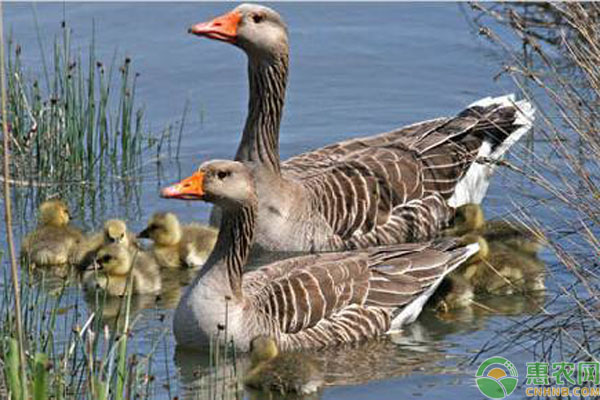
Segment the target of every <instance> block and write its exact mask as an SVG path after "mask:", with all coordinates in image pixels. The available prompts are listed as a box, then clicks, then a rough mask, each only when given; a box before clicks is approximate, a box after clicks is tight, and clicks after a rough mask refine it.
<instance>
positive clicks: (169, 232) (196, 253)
mask: <svg viewBox="0 0 600 400" xmlns="http://www.w3.org/2000/svg"><path fill="white" fill-rule="evenodd" d="M138 237H139V238H147V239H151V240H152V241H153V242H154V245H153V246H152V249H151V250H152V254H153V255H154V258H155V259H156V261H157V262H158V264H159V265H160V266H161V267H165V268H180V267H189V268H195V267H201V266H202V265H204V262H205V261H206V259H207V258H208V256H209V255H210V252H211V251H212V249H213V247H214V245H215V242H216V240H217V230H216V229H214V228H212V227H208V226H203V225H200V224H195V223H192V224H189V225H184V226H182V225H181V224H180V223H179V219H178V218H177V216H176V215H175V214H173V213H170V212H166V213H163V212H161V213H156V214H154V215H153V216H152V218H151V219H150V222H149V223H148V226H147V227H146V229H144V230H143V231H142V232H140V234H139V235H138Z"/></svg>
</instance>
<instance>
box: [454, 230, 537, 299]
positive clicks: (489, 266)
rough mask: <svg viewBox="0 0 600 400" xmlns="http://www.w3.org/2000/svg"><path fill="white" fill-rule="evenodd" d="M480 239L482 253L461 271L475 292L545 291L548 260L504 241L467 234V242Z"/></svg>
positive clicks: (464, 238)
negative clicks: (546, 263) (517, 249)
mask: <svg viewBox="0 0 600 400" xmlns="http://www.w3.org/2000/svg"><path fill="white" fill-rule="evenodd" d="M475 239H476V240H477V242H478V243H479V246H480V252H479V254H477V255H475V256H473V257H472V258H471V259H470V260H467V262H466V263H465V264H464V266H462V267H461V268H460V269H459V270H458V271H459V273H461V274H462V275H463V277H464V278H465V279H466V280H467V281H468V282H470V284H471V286H472V287H473V291H474V292H475V293H490V294H513V293H531V292H535V291H539V290H544V289H545V285H544V270H545V268H544V263H543V262H542V261H541V260H540V259H538V258H537V256H536V255H535V254H530V253H527V252H522V251H515V249H514V247H513V246H511V245H507V244H505V243H502V242H500V241H487V240H486V239H485V238H483V237H481V236H475V235H466V236H465V237H463V240H465V243H472V242H473V241H474V240H475Z"/></svg>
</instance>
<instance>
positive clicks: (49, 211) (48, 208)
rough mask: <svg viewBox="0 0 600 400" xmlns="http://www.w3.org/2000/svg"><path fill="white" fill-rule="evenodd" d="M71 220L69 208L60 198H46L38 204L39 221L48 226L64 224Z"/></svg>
mask: <svg viewBox="0 0 600 400" xmlns="http://www.w3.org/2000/svg"><path fill="white" fill-rule="evenodd" d="M70 220H71V214H69V208H68V207H67V205H66V204H65V203H64V202H63V201H62V200H46V201H44V202H43V203H42V204H41V205H40V214H39V223H40V224H41V225H50V226H57V227H61V226H66V225H68V224H69V221H70Z"/></svg>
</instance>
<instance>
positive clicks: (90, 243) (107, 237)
mask: <svg viewBox="0 0 600 400" xmlns="http://www.w3.org/2000/svg"><path fill="white" fill-rule="evenodd" d="M111 243H119V244H122V245H123V246H125V247H127V248H128V249H129V251H131V252H134V251H136V250H139V249H140V247H139V245H138V242H137V238H136V237H135V234H133V233H132V232H129V231H128V230H127V224H126V223H125V221H123V220H121V219H109V220H108V221H106V222H105V223H104V226H103V228H102V231H101V232H96V233H92V234H90V235H88V236H87V237H86V238H85V240H82V241H81V244H80V245H79V246H78V248H77V253H76V254H77V256H76V259H77V260H79V266H80V267H82V268H85V267H87V266H89V265H90V264H91V263H92V262H94V260H95V258H96V253H97V252H98V250H99V249H100V248H101V247H102V246H105V245H108V244H111Z"/></svg>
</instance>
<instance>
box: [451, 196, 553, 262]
mask: <svg viewBox="0 0 600 400" xmlns="http://www.w3.org/2000/svg"><path fill="white" fill-rule="evenodd" d="M444 233H445V235H447V236H463V235H466V234H469V233H472V234H476V235H481V236H483V237H484V238H485V239H486V240H487V241H490V242H501V243H504V244H505V245H506V246H509V247H512V248H513V249H514V250H515V251H518V252H523V253H528V254H531V255H535V254H537V253H538V252H539V251H540V250H541V249H542V247H543V244H544V240H543V239H541V238H539V237H537V236H536V235H534V234H533V233H532V232H531V231H530V230H529V229H527V228H526V227H525V226H524V225H523V224H521V223H519V222H516V221H507V220H497V221H486V220H485V215H484V213H483V209H482V208H481V206H480V205H479V204H465V205H462V206H460V207H458V208H457V209H456V211H455V216H454V221H453V224H452V226H451V227H450V228H449V229H446V230H445V231H444Z"/></svg>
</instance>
